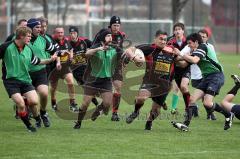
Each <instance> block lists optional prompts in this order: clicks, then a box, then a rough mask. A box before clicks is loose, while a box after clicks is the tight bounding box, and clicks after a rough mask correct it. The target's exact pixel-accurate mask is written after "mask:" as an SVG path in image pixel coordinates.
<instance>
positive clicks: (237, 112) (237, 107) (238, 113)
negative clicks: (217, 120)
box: [231, 104, 240, 120]
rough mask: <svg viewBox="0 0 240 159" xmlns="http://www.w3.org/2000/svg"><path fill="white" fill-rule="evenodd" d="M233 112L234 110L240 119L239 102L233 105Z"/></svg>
mask: <svg viewBox="0 0 240 159" xmlns="http://www.w3.org/2000/svg"><path fill="white" fill-rule="evenodd" d="M231 112H233V113H234V115H235V117H236V118H238V119H239V120H240V105H237V104H236V105H234V106H233V107H232V110H231Z"/></svg>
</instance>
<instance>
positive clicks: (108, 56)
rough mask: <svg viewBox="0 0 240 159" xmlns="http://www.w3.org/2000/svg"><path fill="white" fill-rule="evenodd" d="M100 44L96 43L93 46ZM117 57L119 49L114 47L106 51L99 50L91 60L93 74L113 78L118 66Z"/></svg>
mask: <svg viewBox="0 0 240 159" xmlns="http://www.w3.org/2000/svg"><path fill="white" fill-rule="evenodd" d="M99 46H100V45H97V46H96V45H95V46H93V47H92V48H97V47H99ZM117 58H118V54H117V51H116V49H115V48H113V47H109V48H108V49H107V50H104V51H97V52H96V53H95V54H94V55H93V56H92V57H91V58H90V60H89V62H90V66H91V75H92V76H94V77H97V78H111V77H112V75H113V73H114V71H115V68H116V64H117Z"/></svg>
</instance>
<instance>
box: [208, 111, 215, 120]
mask: <svg viewBox="0 0 240 159" xmlns="http://www.w3.org/2000/svg"><path fill="white" fill-rule="evenodd" d="M207 120H217V118H216V116H215V115H214V113H213V112H211V113H208V114H207Z"/></svg>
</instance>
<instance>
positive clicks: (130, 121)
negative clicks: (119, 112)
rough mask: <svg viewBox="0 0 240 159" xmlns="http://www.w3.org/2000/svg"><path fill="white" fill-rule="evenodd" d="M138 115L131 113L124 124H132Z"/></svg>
mask: <svg viewBox="0 0 240 159" xmlns="http://www.w3.org/2000/svg"><path fill="white" fill-rule="evenodd" d="M138 115H139V112H137V113H135V112H132V114H130V115H129V116H128V117H127V118H126V123H127V124H130V123H132V122H133V120H134V119H136V118H137V117H138Z"/></svg>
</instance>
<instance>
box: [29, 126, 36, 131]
mask: <svg viewBox="0 0 240 159" xmlns="http://www.w3.org/2000/svg"><path fill="white" fill-rule="evenodd" d="M27 129H28V131H29V132H36V131H37V129H36V128H35V127H33V126H32V125H29V126H27Z"/></svg>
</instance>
